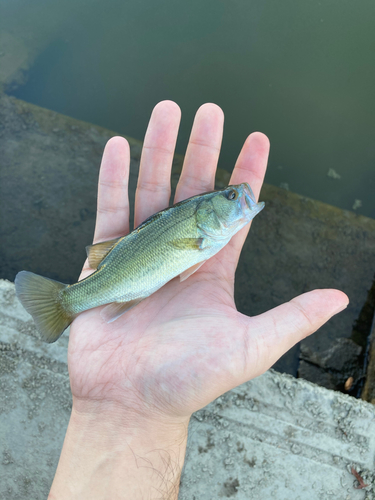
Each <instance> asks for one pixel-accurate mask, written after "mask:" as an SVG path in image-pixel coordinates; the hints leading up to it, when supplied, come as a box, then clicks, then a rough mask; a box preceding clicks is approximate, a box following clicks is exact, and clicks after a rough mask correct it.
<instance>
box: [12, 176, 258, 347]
mask: <svg viewBox="0 0 375 500" xmlns="http://www.w3.org/2000/svg"><path fill="white" fill-rule="evenodd" d="M263 207H264V203H263V202H261V203H257V202H256V201H255V198H254V194H253V192H252V190H251V188H250V186H249V184H247V183H246V182H244V183H242V184H238V185H235V186H228V187H226V188H225V189H221V190H220V191H213V192H210V193H205V194H200V195H198V196H193V197H192V198H189V199H187V200H184V201H181V202H180V203H177V204H176V205H173V206H172V207H169V208H166V209H165V210H162V211H161V212H158V213H156V214H154V215H152V216H151V217H149V218H148V219H146V220H145V221H144V222H143V223H142V224H141V225H140V226H138V227H137V228H136V229H134V231H132V232H131V233H130V234H128V235H127V236H123V237H121V238H117V239H114V240H110V241H104V242H102V243H97V244H95V245H91V246H89V247H87V248H86V250H87V255H88V260H89V264H90V267H91V268H92V269H96V271H95V272H94V273H92V274H91V275H90V276H88V277H87V278H84V279H83V280H81V281H78V283H75V284H73V285H65V284H63V283H59V282H58V281H54V280H51V279H49V278H43V277H42V276H38V275H37V274H34V273H30V272H28V271H21V272H19V273H18V274H17V276H16V279H15V285H16V293H17V297H18V298H19V300H20V301H21V303H22V305H23V306H24V308H25V309H26V310H27V311H28V312H29V313H30V314H31V316H32V317H33V318H34V321H35V324H36V326H37V328H38V330H39V331H40V333H41V335H42V338H43V339H44V340H45V341H46V342H55V341H56V340H57V339H58V338H59V337H60V335H61V334H62V333H63V331H64V330H65V329H66V328H67V327H68V326H69V325H70V323H71V322H72V321H73V319H74V318H75V317H76V316H77V315H78V314H80V313H81V312H83V311H86V310H87V309H92V308H94V307H98V306H101V305H104V304H108V305H107V306H106V307H105V308H104V309H103V310H102V312H101V315H102V317H103V318H104V319H105V320H106V321H107V322H111V321H114V320H115V319H117V318H118V317H119V316H121V315H122V314H123V313H124V312H126V311H127V310H129V309H130V308H131V307H134V306H135V305H137V304H138V303H139V302H141V300H143V299H145V298H146V297H148V296H149V295H151V294H153V293H154V292H156V291H157V290H159V288H161V287H162V286H163V285H165V284H166V283H167V282H168V281H170V280H171V279H173V278H175V277H176V276H178V275H179V276H180V280H181V281H184V280H185V279H187V278H188V277H189V276H190V275H192V274H193V273H194V272H195V271H197V269H199V268H200V266H202V265H203V264H204V262H205V261H206V260H207V259H209V258H210V257H212V256H213V255H215V254H216V253H217V252H218V251H219V250H221V249H222V248H223V247H224V246H225V245H226V244H227V243H228V242H229V240H230V239H231V237H232V236H233V235H234V234H236V233H237V232H238V231H239V230H240V229H242V228H243V227H244V226H245V225H246V224H248V222H250V221H251V219H253V218H254V217H255V216H256V215H257V214H258V213H259V212H260V211H261V210H262V209H263Z"/></svg>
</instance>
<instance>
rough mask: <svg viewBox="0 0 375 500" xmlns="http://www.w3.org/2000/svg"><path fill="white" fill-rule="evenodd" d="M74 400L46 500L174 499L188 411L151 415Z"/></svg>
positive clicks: (182, 455) (179, 472)
mask: <svg viewBox="0 0 375 500" xmlns="http://www.w3.org/2000/svg"><path fill="white" fill-rule="evenodd" d="M100 406H101V407H100V408H98V405H97V404H95V405H94V406H92V405H90V406H89V408H90V410H88V406H87V405H86V404H85V405H82V404H80V402H79V401H75V402H74V403H73V409H72V414H71V418H70V421H69V426H68V430H67V433H66V437H65V441H64V445H63V450H62V453H61V457H60V461H59V465H58V468H57V471H56V476H55V479H54V482H53V485H52V488H51V492H50V495H49V500H65V499H70V500H72V499H75V498H79V499H80V500H85V499H86V498H87V499H90V500H95V499H100V500H104V499H107V498H108V499H111V500H114V499H128V498H129V499H130V498H131V499H132V500H137V499H143V498H148V499H150V500H151V499H165V500H167V499H168V500H172V499H173V500H175V499H177V497H178V487H179V482H180V475H181V470H182V466H183V462H184V457H185V451H186V441H187V429H188V423H189V417H184V418H180V419H177V418H176V419H152V418H148V417H147V416H145V417H142V416H140V415H130V414H128V413H123V412H122V411H121V410H119V409H118V408H116V407H114V406H112V407H109V406H108V405H106V407H105V408H104V407H103V406H102V405H100Z"/></svg>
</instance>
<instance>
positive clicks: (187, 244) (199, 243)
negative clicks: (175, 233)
mask: <svg viewBox="0 0 375 500" xmlns="http://www.w3.org/2000/svg"><path fill="white" fill-rule="evenodd" d="M204 242H205V240H204V238H180V239H179V240H173V241H171V242H170V244H171V245H173V246H174V247H175V248H178V249H179V250H189V249H190V250H202V249H203V248H204V246H205V245H204Z"/></svg>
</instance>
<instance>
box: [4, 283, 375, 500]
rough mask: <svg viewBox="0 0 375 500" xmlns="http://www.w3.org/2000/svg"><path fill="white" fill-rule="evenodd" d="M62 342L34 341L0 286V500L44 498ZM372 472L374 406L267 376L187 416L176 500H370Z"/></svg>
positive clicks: (55, 427) (61, 396)
mask: <svg viewBox="0 0 375 500" xmlns="http://www.w3.org/2000/svg"><path fill="white" fill-rule="evenodd" d="M67 342H68V336H67V335H66V334H65V335H63V336H62V337H61V338H60V339H59V340H58V341H57V342H56V343H55V344H45V343H43V342H41V341H39V340H38V339H37V334H36V331H35V327H34V325H33V322H32V319H31V317H30V316H29V315H28V313H26V311H25V310H24V309H23V308H22V306H21V305H20V304H19V302H18V300H17V298H16V296H15V290H14V285H13V284H12V283H10V282H8V281H5V280H1V281H0V457H1V458H0V478H1V480H0V499H1V500H25V499H27V500H41V499H43V498H47V495H48V491H49V487H50V485H51V482H52V479H53V476H54V472H55V469H56V465H57V462H58V458H59V453H60V449H61V446H62V442H63V438H64V434H65V430H66V427H67V424H68V419H69V414H70V409H71V396H70V389H69V379H68V372H67V365H66V352H67ZM352 467H354V468H355V470H356V471H357V472H358V473H360V475H361V476H362V478H363V480H364V482H365V483H366V484H368V486H367V487H366V488H365V489H356V486H358V483H357V480H356V479H355V477H354V475H353V474H352V473H351V468H352ZM374 470H375V407H374V406H373V405H371V404H369V403H366V402H363V401H359V400H356V399H354V398H352V397H350V396H347V395H343V394H340V393H337V392H333V391H330V390H327V389H324V388H320V387H318V386H316V385H313V384H311V383H309V382H306V381H303V380H297V379H294V378H293V377H291V376H289V375H285V374H280V373H277V372H275V371H272V370H270V371H269V372H267V373H265V374H264V375H263V376H261V377H258V378H257V379H254V380H252V381H250V382H247V383H245V384H243V385H241V386H240V387H238V388H236V389H234V390H232V391H230V392H228V393H226V394H224V395H223V396H222V397H220V398H218V399H217V400H216V401H214V402H213V403H211V404H210V405H208V406H207V407H206V408H204V409H202V410H201V411H199V412H197V413H195V414H194V415H193V417H192V420H191V424H190V427H189V442H188V451H187V458H186V463H185V467H184V470H183V474H182V479H181V489H180V495H179V498H180V500H194V499H195V500H198V499H205V500H217V499H220V498H233V499H236V500H250V499H252V500H265V499H271V498H272V499H275V500H329V499H332V500H333V499H334V500H357V499H358V500H364V499H367V500H370V499H375V475H374Z"/></svg>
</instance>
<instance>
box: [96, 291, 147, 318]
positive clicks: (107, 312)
mask: <svg viewBox="0 0 375 500" xmlns="http://www.w3.org/2000/svg"><path fill="white" fill-rule="evenodd" d="M143 299H144V297H141V298H140V299H135V300H129V302H112V303H111V304H108V305H107V306H106V307H105V308H104V309H103V310H102V312H101V313H100V316H101V317H102V318H103V319H104V320H105V321H106V322H107V323H112V321H116V319H117V318H119V317H120V316H122V315H123V314H124V313H125V312H126V311H129V309H131V308H132V307H134V306H136V305H137V304H139V303H140V302H141V301H142V300H143Z"/></svg>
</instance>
